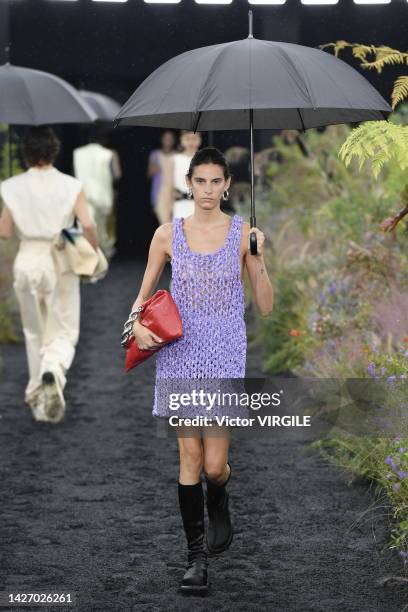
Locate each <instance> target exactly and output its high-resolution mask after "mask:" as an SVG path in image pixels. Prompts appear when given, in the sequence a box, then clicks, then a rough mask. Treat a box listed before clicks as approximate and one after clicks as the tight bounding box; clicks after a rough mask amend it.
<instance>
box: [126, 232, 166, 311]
mask: <svg viewBox="0 0 408 612" xmlns="http://www.w3.org/2000/svg"><path fill="white" fill-rule="evenodd" d="M169 231H171V223H164V224H163V225H160V227H158V228H157V230H156V231H155V232H154V234H153V238H152V241H151V243H150V247H149V254H148V258H147V265H146V269H145V273H144V276H143V280H142V284H141V285H140V290H139V293H138V295H137V298H136V300H135V301H134V302H133V306H132V310H133V309H134V308H136V307H137V306H140V304H141V303H142V302H144V301H145V300H147V299H148V298H149V297H151V296H152V295H153V292H154V290H155V288H156V285H157V283H158V282H159V280H160V277H161V274H162V272H163V269H164V266H165V265H166V262H167V259H168V256H167V244H168V238H169Z"/></svg>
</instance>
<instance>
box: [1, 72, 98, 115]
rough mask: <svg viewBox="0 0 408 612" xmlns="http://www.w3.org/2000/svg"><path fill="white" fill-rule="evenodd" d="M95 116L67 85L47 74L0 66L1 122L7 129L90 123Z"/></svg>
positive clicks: (73, 89)
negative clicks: (5, 124)
mask: <svg viewBox="0 0 408 612" xmlns="http://www.w3.org/2000/svg"><path fill="white" fill-rule="evenodd" d="M97 118H98V117H97V115H96V113H95V112H94V111H93V110H92V108H91V107H90V106H89V105H88V104H87V102H85V101H84V100H83V98H82V97H81V96H80V94H79V93H78V91H77V90H76V89H75V88H74V87H72V85H70V84H69V83H67V82H66V81H64V80H63V79H60V78H59V77H57V76H55V75H54V74H50V73H48V72H42V71H40V70H32V69H31V68H22V67H20V66H12V65H11V64H9V63H7V64H4V65H3V66H0V121H1V122H3V123H8V124H9V125H10V124H11V125H45V124H50V123H92V122H94V121H95V120H96V119H97Z"/></svg>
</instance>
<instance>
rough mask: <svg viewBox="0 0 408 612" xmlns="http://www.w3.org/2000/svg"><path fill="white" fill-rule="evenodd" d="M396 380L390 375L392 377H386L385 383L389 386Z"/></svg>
mask: <svg viewBox="0 0 408 612" xmlns="http://www.w3.org/2000/svg"><path fill="white" fill-rule="evenodd" d="M396 378H397V377H396V376H394V375H392V376H388V378H387V383H388V384H389V385H391V384H392V382H393V381H394V380H395V379H396Z"/></svg>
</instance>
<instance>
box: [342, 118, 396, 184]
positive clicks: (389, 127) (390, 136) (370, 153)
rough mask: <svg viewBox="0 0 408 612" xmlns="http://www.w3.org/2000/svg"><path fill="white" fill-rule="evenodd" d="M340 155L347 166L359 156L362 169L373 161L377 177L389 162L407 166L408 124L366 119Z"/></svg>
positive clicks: (351, 136)
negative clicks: (367, 162)
mask: <svg viewBox="0 0 408 612" xmlns="http://www.w3.org/2000/svg"><path fill="white" fill-rule="evenodd" d="M338 155H339V157H340V158H341V159H342V160H343V161H344V164H345V166H349V164H350V163H351V161H352V159H353V158H356V160H357V161H358V162H359V168H360V169H361V168H362V166H363V165H364V163H365V162H366V161H368V160H371V162H372V166H371V167H372V170H373V174H374V177H375V178H377V177H378V175H379V173H380V171H381V169H382V167H383V166H384V164H385V163H386V162H394V163H397V164H398V165H399V166H400V167H401V168H402V169H404V168H406V167H407V166H408V126H403V125H398V124H394V123H390V122H387V121H366V122H365V123H363V124H361V125H359V126H358V127H357V128H355V129H354V130H352V131H351V132H350V135H349V136H348V138H347V139H346V140H345V141H344V143H343V144H342V146H341V148H340V150H339V153H338Z"/></svg>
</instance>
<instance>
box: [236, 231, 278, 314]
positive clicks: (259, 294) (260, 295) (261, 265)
mask: <svg viewBox="0 0 408 612" xmlns="http://www.w3.org/2000/svg"><path fill="white" fill-rule="evenodd" d="M243 232H244V240H245V244H246V246H247V250H246V254H245V267H246V269H247V272H248V276H249V280H250V283H251V288H252V293H253V296H254V300H255V303H256V305H257V307H258V310H259V312H260V314H261V315H262V316H264V317H266V316H267V315H269V314H271V312H272V311H273V287H272V284H271V281H270V279H269V276H268V270H267V269H266V265H265V260H264V256H263V244H264V241H265V236H264V234H263V232H261V230H259V229H258V228H250V226H249V223H244V224H243ZM251 232H255V234H256V238H257V250H258V255H251V251H250V246H249V234H250V233H251Z"/></svg>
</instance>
